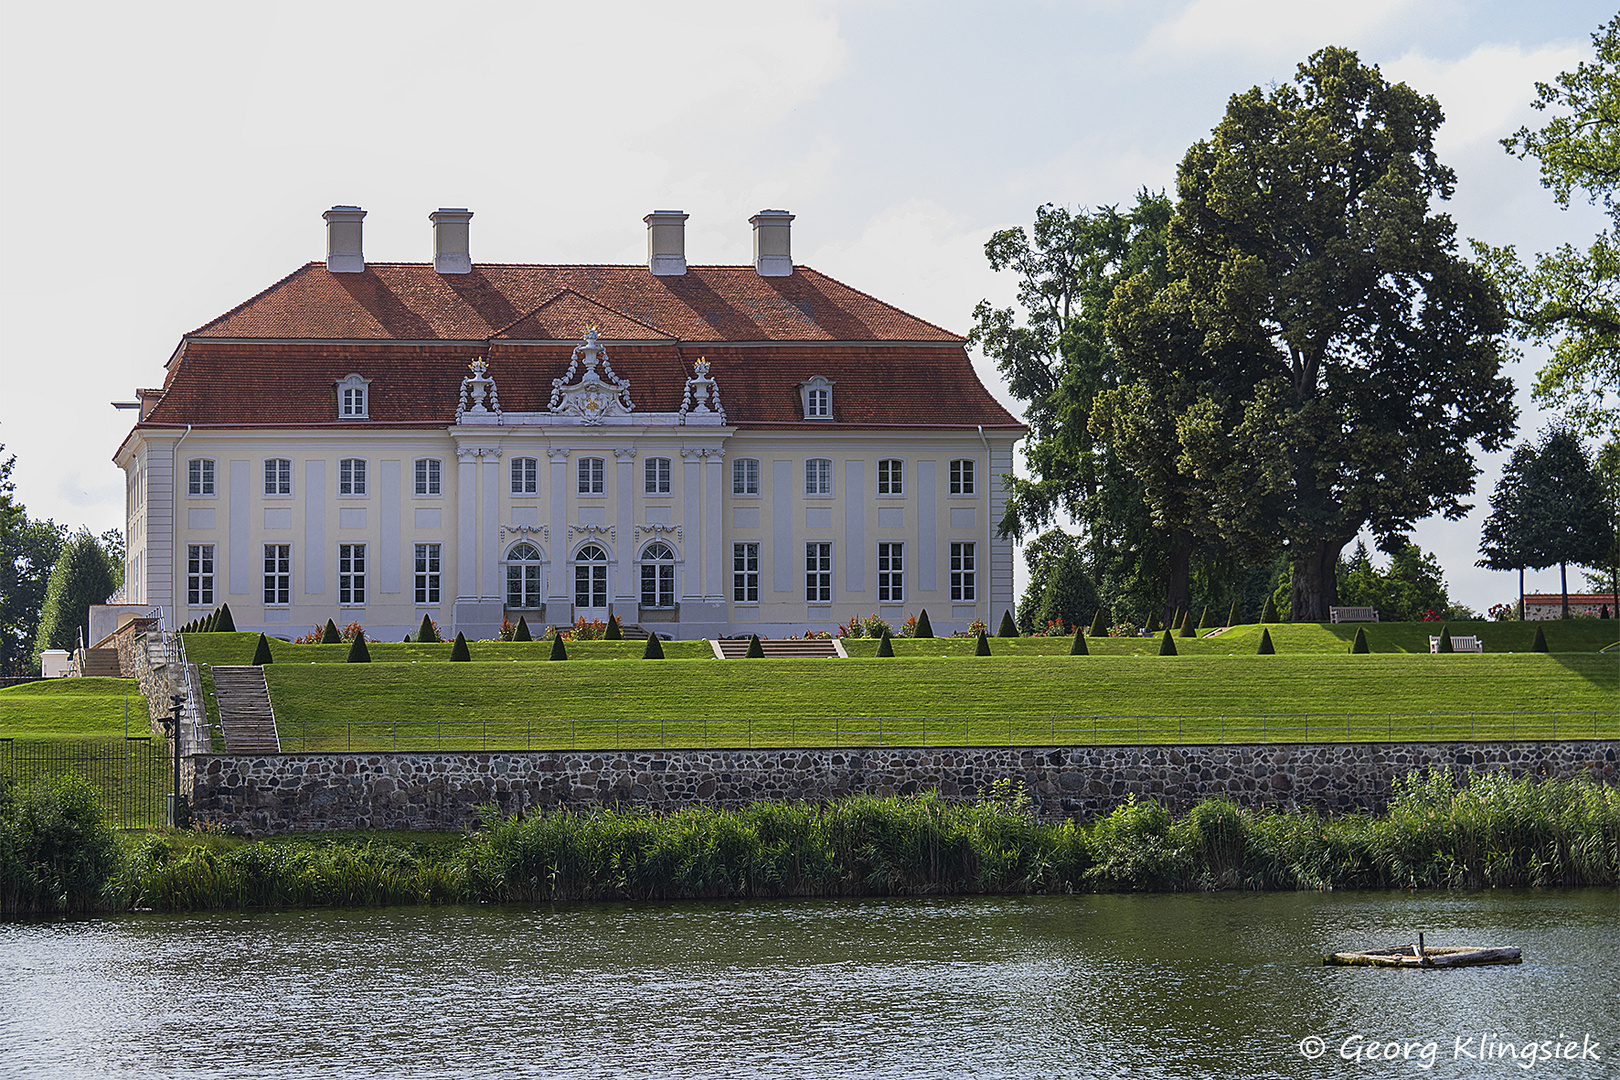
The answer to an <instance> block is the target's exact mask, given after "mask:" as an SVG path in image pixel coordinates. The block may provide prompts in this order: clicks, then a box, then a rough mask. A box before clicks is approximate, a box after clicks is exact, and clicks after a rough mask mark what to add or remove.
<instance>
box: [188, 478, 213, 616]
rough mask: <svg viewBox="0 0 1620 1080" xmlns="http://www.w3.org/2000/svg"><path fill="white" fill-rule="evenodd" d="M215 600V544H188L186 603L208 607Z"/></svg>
mask: <svg viewBox="0 0 1620 1080" xmlns="http://www.w3.org/2000/svg"><path fill="white" fill-rule="evenodd" d="M209 464H213V463H212V462H209ZM213 602H214V545H213V544H187V545H186V603H187V604H189V605H191V606H192V607H208V606H210V605H212V604H213Z"/></svg>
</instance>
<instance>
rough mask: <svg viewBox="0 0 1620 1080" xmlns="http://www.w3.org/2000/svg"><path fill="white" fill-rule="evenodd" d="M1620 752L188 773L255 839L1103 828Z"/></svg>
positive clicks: (365, 764)
mask: <svg viewBox="0 0 1620 1080" xmlns="http://www.w3.org/2000/svg"><path fill="white" fill-rule="evenodd" d="M1617 759H1620V742H1616V741H1613V740H1568V741H1543V742H1530V741H1524V742H1456V743H1447V742H1438V743H1337V744H1334V743H1310V744H1269V745H1222V746H1097V747H1046V748H1040V747H1001V748H997V747H974V748H968V749H948V748H928V749H881V750H874V749H861V750H852V749H813V750H788V749H777V750H686V751H654V750H648V751H624V752H618V751H600V752H576V751H556V752H519V751H514V752H510V753H498V752H484V753H474V752H468V753H451V752H436V753H341V754H276V755H267V756H231V755H225V754H204V755H198V756H197V757H194V758H190V759H188V765H189V766H190V768H189V769H188V770H187V771H188V772H190V773H191V774H192V775H191V776H190V777H189V779H188V781H187V783H188V786H189V789H190V791H191V792H192V803H191V805H192V812H193V814H194V816H196V817H198V818H200V819H203V820H207V821H212V822H218V823H220V824H221V825H224V826H225V827H227V828H229V829H231V830H233V831H237V832H248V833H264V832H289V831H292V832H301V831H316V830H323V829H367V828H372V829H459V828H461V827H463V826H465V825H467V824H468V823H469V822H472V821H474V820H475V819H476V818H477V814H478V808H479V807H480V806H486V805H494V806H498V807H499V808H500V809H501V810H502V811H503V812H505V813H508V814H511V813H516V812H518V811H524V812H533V811H535V810H550V809H559V808H569V809H580V810H583V809H588V808H591V807H597V806H604V805H616V804H617V805H633V806H641V807H647V808H650V809H657V810H674V809H679V808H681V807H684V806H691V805H697V804H703V805H712V806H720V807H738V806H743V805H746V804H747V803H750V802H754V801H756V800H795V799H809V800H823V799H833V798H838V797H840V796H845V795H851V794H867V795H875V796H887V795H909V794H912V793H914V792H919V791H927V790H934V791H938V792H939V793H940V794H941V795H943V796H944V797H945V798H947V799H973V798H975V797H977V796H978V795H980V794H981V793H982V792H984V791H986V790H987V789H988V788H989V786H990V785H991V784H992V783H994V782H995V781H997V780H1000V779H1002V778H1011V779H1014V780H1017V781H1019V782H1021V783H1022V784H1024V785H1025V787H1026V788H1027V789H1028V790H1029V792H1030V793H1031V794H1032V796H1033V797H1034V800H1035V805H1036V809H1037V813H1038V814H1039V815H1040V816H1041V817H1042V818H1044V819H1047V820H1053V819H1059V818H1064V817H1081V818H1089V817H1092V816H1096V815H1099V814H1104V813H1107V812H1108V811H1109V810H1111V809H1113V808H1114V807H1115V806H1117V805H1119V804H1120V803H1122V802H1124V801H1125V800H1126V799H1127V798H1128V797H1130V796H1132V795H1135V796H1137V797H1139V798H1152V799H1160V800H1163V801H1165V802H1167V803H1168V804H1169V805H1170V806H1171V808H1172V810H1175V811H1181V810H1185V809H1186V808H1188V807H1190V806H1191V805H1193V804H1194V803H1196V802H1197V801H1199V800H1200V799H1203V798H1206V797H1210V796H1226V797H1229V798H1231V799H1233V800H1235V801H1237V802H1238V803H1240V804H1242V805H1245V806H1274V807H1309V808H1312V809H1316V810H1319V811H1323V812H1344V811H1350V810H1368V811H1380V810H1383V809H1384V808H1385V807H1386V806H1387V805H1388V802H1389V797H1390V793H1391V787H1392V784H1393V782H1394V780H1395V779H1396V778H1397V777H1400V776H1404V775H1405V774H1406V773H1408V772H1410V771H1412V770H1414V769H1418V770H1426V769H1430V768H1438V769H1444V770H1448V771H1451V772H1453V773H1456V774H1458V775H1459V776H1462V777H1466V776H1469V775H1474V774H1478V773H1482V772H1494V771H1505V772H1507V773H1509V774H1511V775H1514V776H1522V775H1527V774H1528V775H1535V776H1552V777H1563V778H1568V777H1574V776H1591V777H1593V778H1595V779H1598V780H1600V781H1602V782H1603V783H1607V784H1615V783H1620V760H1617Z"/></svg>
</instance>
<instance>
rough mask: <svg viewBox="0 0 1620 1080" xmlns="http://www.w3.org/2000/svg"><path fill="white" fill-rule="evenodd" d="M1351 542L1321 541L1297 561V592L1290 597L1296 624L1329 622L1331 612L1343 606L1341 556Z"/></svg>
mask: <svg viewBox="0 0 1620 1080" xmlns="http://www.w3.org/2000/svg"><path fill="white" fill-rule="evenodd" d="M1351 539H1352V538H1348V537H1347V538H1345V539H1342V540H1341V539H1339V538H1337V537H1327V538H1324V539H1320V540H1317V541H1316V542H1315V543H1313V544H1312V545H1311V546H1310V548H1308V549H1306V550H1304V551H1302V552H1300V554H1299V555H1298V556H1296V557H1295V558H1294V560H1293V565H1294V588H1293V591H1292V592H1291V593H1289V607H1290V608H1291V613H1290V615H1289V618H1290V619H1291V620H1292V621H1294V622H1327V621H1328V608H1330V607H1335V606H1337V605H1338V603H1339V579H1338V569H1339V552H1341V551H1343V550H1344V545H1346V544H1348V543H1349V542H1350V540H1351Z"/></svg>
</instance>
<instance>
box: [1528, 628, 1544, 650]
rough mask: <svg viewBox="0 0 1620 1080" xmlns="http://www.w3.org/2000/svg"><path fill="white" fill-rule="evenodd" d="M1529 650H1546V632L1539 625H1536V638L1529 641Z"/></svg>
mask: <svg viewBox="0 0 1620 1080" xmlns="http://www.w3.org/2000/svg"><path fill="white" fill-rule="evenodd" d="M1530 651H1531V652H1546V651H1547V634H1546V632H1545V631H1543V630H1542V629H1541V627H1539V626H1538V627H1536V640H1534V641H1532V642H1531V643H1530Z"/></svg>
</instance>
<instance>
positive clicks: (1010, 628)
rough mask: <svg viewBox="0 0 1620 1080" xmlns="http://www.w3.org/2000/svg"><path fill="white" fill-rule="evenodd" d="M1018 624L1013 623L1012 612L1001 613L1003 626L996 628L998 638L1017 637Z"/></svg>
mask: <svg viewBox="0 0 1620 1080" xmlns="http://www.w3.org/2000/svg"><path fill="white" fill-rule="evenodd" d="M1017 636H1018V624H1017V623H1015V622H1013V617H1012V612H1010V611H1003V612H1002V613H1001V625H1000V626H999V627H997V628H996V637H1017Z"/></svg>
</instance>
